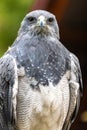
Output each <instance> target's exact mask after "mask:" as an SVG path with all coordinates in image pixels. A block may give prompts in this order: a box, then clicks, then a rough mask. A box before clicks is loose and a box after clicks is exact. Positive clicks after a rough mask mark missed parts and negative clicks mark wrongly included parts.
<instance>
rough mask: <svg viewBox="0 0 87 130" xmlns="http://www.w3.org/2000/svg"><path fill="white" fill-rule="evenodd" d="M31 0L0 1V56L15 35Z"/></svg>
mask: <svg viewBox="0 0 87 130" xmlns="http://www.w3.org/2000/svg"><path fill="white" fill-rule="evenodd" d="M32 1H33V0H1V1H0V56H1V55H2V54H3V53H4V52H5V51H6V50H7V48H8V46H10V45H11V44H12V43H13V41H14V39H15V37H16V36H17V31H18V28H19V26H20V22H21V20H22V19H23V17H24V15H25V14H26V13H27V11H29V8H30V5H31V4H32Z"/></svg>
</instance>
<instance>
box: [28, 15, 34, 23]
mask: <svg viewBox="0 0 87 130" xmlns="http://www.w3.org/2000/svg"><path fill="white" fill-rule="evenodd" d="M35 20H36V18H35V17H32V16H31V17H28V21H29V22H33V21H35Z"/></svg>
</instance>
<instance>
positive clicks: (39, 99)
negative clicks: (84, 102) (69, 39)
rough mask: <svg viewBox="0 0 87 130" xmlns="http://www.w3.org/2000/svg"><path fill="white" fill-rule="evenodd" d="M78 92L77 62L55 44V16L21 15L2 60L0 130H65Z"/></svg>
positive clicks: (74, 110)
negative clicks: (18, 25) (16, 33)
mask: <svg viewBox="0 0 87 130" xmlns="http://www.w3.org/2000/svg"><path fill="white" fill-rule="evenodd" d="M81 93H82V77H81V70H80V66H79V61H78V59H77V57H76V56H75V55H74V54H72V53H71V52H70V51H68V50H67V49H66V48H65V47H64V46H63V45H62V44H61V42H60V41H59V28H58V25H57V21H56V19H55V16H54V15H53V14H51V13H49V12H47V11H43V10H37V11H33V12H30V13H29V14H27V15H26V16H25V18H24V19H23V21H22V23H21V27H20V29H19V32H18V37H17V38H16V40H15V41H14V43H13V45H12V46H11V47H10V48H9V49H8V50H7V52H6V53H5V54H4V55H3V57H2V58H1V59H0V130H15V129H16V130H69V129H70V126H71V124H72V122H73V121H74V119H75V117H76V115H77V112H78V109H79V103H80V95H81Z"/></svg>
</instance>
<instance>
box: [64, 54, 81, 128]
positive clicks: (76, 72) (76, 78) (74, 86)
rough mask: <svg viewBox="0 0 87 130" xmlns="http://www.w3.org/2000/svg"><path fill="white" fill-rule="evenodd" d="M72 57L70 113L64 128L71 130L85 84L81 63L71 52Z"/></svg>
mask: <svg viewBox="0 0 87 130" xmlns="http://www.w3.org/2000/svg"><path fill="white" fill-rule="evenodd" d="M70 58H71V71H70V80H69V90H70V103H69V109H68V114H67V117H66V120H65V123H64V126H63V130H69V129H70V126H71V124H72V123H73V121H74V120H75V118H76V115H77V113H78V109H79V105H80V96H81V95H82V90H83V85H82V75H81V69H80V64H79V61H78V59H77V57H76V56H75V55H74V54H72V53H70Z"/></svg>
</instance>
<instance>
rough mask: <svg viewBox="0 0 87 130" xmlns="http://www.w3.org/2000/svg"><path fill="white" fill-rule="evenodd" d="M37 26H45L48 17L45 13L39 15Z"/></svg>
mask: <svg viewBox="0 0 87 130" xmlns="http://www.w3.org/2000/svg"><path fill="white" fill-rule="evenodd" d="M37 26H39V27H41V28H43V27H44V26H46V19H45V17H44V16H43V15H41V16H39V17H38V19H37Z"/></svg>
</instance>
